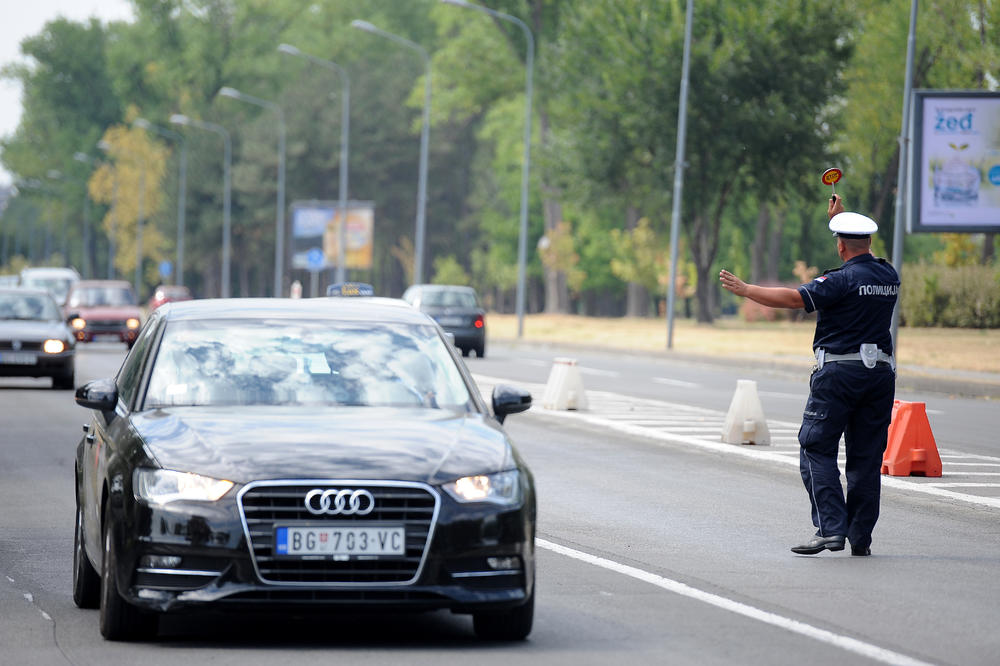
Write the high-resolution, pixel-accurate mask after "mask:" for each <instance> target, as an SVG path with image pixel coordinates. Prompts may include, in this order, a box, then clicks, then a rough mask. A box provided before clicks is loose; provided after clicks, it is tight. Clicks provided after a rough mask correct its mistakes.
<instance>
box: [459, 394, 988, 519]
mask: <svg viewBox="0 0 1000 666" xmlns="http://www.w3.org/2000/svg"><path fill="white" fill-rule="evenodd" d="M473 376H474V378H475V380H476V382H477V383H478V384H483V383H485V384H487V385H495V384H498V383H503V382H504V381H506V380H503V379H500V378H498V377H492V376H488V375H480V374H475V375H473ZM521 385H522V386H525V388H529V387H528V386H526V385H525V384H524V383H523V382H522V383H521ZM530 388H532V389H533V390H535V389H537V390H542V389H543V388H544V387H542V386H541V385H539V386H537V387H536V386H531V387H530ZM587 394H588V395H589V396H590V397H591V401H592V403H602V404H607V405H608V406H610V404H611V402H612V401H616V404H617V403H621V404H628V405H631V406H632V408H633V409H635V408H642V409H654V410H658V411H660V412H664V411H670V410H676V411H677V412H678V413H682V414H685V415H691V414H703V415H706V416H709V417H712V416H719V415H720V414H721V412H719V411H717V410H712V409H707V408H704V407H692V406H690V405H681V404H678V403H670V402H664V401H662V400H651V399H648V398H632V397H628V396H623V395H620V394H616V393H608V392H605V391H587ZM530 413H531V414H534V415H536V416H539V417H541V418H550V419H571V420H576V421H582V422H584V423H588V424H590V425H595V426H598V427H604V428H608V429H610V430H614V431H617V432H621V433H625V434H627V435H633V436H636V437H642V438H644V439H648V440H654V441H657V442H662V443H665V444H670V445H680V446H693V447H697V448H700V449H705V450H708V451H714V452H716V453H723V454H728V455H736V456H743V457H745V458H752V459H754V460H771V461H776V462H780V463H782V464H786V465H791V466H794V467H798V466H799V451H798V449H797V448H796V449H795V450H792V451H789V450H787V449H786V450H781V449H774V448H773V447H770V446H765V447H759V448H758V447H737V446H735V445H733V444H726V443H723V442H721V441H719V440H718V439H716V438H717V437H718V435H716V434H708V433H706V434H705V435H704V436H703V437H692V436H689V435H684V434H680V433H671V432H668V431H666V430H663V429H661V428H649V427H643V426H635V425H633V424H631V423H628V422H620V421H615V420H614V419H613V417H614V416H616V415H618V413H612V414H609V413H607V412H605V413H604V414H602V415H598V414H597V413H595V412H594V411H593V410H592V411H584V412H578V411H557V410H550V409H539V410H532V411H531V412H530ZM621 413H622V414H624V413H625V412H624V411H623V412H621ZM634 416H635V415H634V414H633V417H634ZM768 425H769V426H771V427H774V426H778V427H782V428H793V429H796V431H797V429H798V427H799V424H797V423H788V422H784V421H768ZM940 455H941V458H942V459H948V458H959V459H962V460H988V461H991V462H1000V458H998V457H996V456H985V455H979V454H971V453H970V454H961V453H954V452H953V451H948V452H943V453H941V454H940ZM841 460H843V458H842V457H841ZM841 467H843V463H842V462H841ZM882 486H883V487H886V488H894V489H896V490H904V491H909V492H916V493H920V494H923V495H932V496H934V497H941V498H945V499H950V500H954V501H958V502H964V503H966V504H976V505H980V506H988V507H992V508H1000V497H984V496H980V495H970V494H968V493H962V492H956V491H954V490H949V489H948V488H946V487H942V488H937V487H935V485H934V484H929V483H923V482H914V481H909V480H907V477H892V476H885V475H883V476H882Z"/></svg>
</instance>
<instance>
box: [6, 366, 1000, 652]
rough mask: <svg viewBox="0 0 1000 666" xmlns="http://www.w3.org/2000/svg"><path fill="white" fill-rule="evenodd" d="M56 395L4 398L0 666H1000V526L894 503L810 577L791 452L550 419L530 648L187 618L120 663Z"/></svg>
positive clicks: (461, 636)
mask: <svg viewBox="0 0 1000 666" xmlns="http://www.w3.org/2000/svg"><path fill="white" fill-rule="evenodd" d="M123 351H124V349H123V348H119V347H115V346H108V347H99V346H89V347H84V348H83V350H82V351H81V353H80V358H79V365H78V382H83V381H86V380H88V379H92V378H96V377H99V376H107V375H111V374H113V373H114V372H115V370H116V369H117V366H118V364H119V363H120V361H121V357H122V354H123ZM489 354H490V355H489V356H488V357H487V358H486V359H481V360H480V359H473V360H470V361H469V366H470V369H472V371H473V372H474V373H475V374H476V375H477V377H479V378H480V379H481V380H482V383H483V384H484V385H488V384H490V383H495V380H496V379H501V380H504V381H511V380H514V381H515V383H516V382H523V383H527V384H538V383H544V382H545V379H546V377H547V374H548V369H549V367H550V365H551V357H552V355H553V353H552V350H543V351H532V352H529V351H527V350H525V349H523V348H517V349H514V348H506V349H504V348H502V347H497V348H495V349H491V350H490V351H489ZM581 363H582V364H583V365H584V367H586V368H589V369H592V370H597V371H598V372H597V373H589V372H588V374H585V380H586V382H587V388H588V391H589V390H591V389H593V390H594V391H595V393H594V395H595V396H596V397H597V398H598V402H600V403H601V404H600V406H601V407H607V406H608V405H609V404H610V403H612V402H616V401H617V402H616V404H628V403H629V401H630V400H631V401H632V402H635V403H636V404H639V402H640V401H641V400H646V401H647V402H645V403H643V405H645V407H644V409H647V408H649V407H650V406H653V407H655V405H657V404H659V403H656V402H649V401H664V402H665V403H669V404H678V405H688V406H690V408H691V409H693V410H702V412H703V413H705V414H708V413H709V412H711V411H722V412H724V411H725V409H726V407H727V406H728V403H729V399H730V398H731V396H732V391H733V387H734V385H735V380H736V379H737V378H743V375H742V374H741V373H740V369H739V368H731V369H729V372H728V374H727V373H726V371H725V370H724V369H719V368H717V367H716V368H711V367H707V366H705V367H700V366H698V367H693V368H692V367H689V366H683V367H682V366H681V365H678V364H671V363H663V364H661V363H659V362H656V363H654V362H652V361H650V360H649V359H630V358H625V357H605V356H603V355H598V356H595V357H588V358H586V359H582V360H581ZM643 368H644V369H643ZM602 373H603V374H602ZM616 373H617V374H616ZM716 373H717V374H716ZM656 377H659V378H660V379H661V380H668V381H654V379H653V378H656ZM647 379H648V381H647ZM757 379H758V380H759V381H760V389H761V398H762V401H763V402H764V405H765V410H766V412H768V413H767V416H768V418H769V419H776V420H788V421H796V420H797V419H798V417H799V415H800V413H801V408H802V404H803V403H804V398H805V391H806V388H805V379H804V378H803V379H798V380H796V379H794V378H789V377H785V378H777V377H776V378H773V379H772V378H764V377H762V376H759V377H758V378H757ZM772 382H773V383H772ZM692 385H693V386H692ZM47 386H48V382H47V380H37V381H36V380H7V379H0V423H2V424H3V427H2V430H0V507H2V508H0V664H4V665H5V664H44V665H48V664H135V663H143V664H148V665H150V666H152V665H156V664H176V663H178V662H181V661H184V662H187V663H192V664H200V663H208V662H211V663H213V664H240V665H241V666H242V665H244V664H262V665H264V664H266V665H269V666H273V665H274V664H275V663H280V664H283V665H285V664H314V663H318V662H321V661H322V662H330V661H342V660H349V661H351V662H352V663H360V664H384V663H393V664H395V663H407V664H410V663H414V664H422V663H441V662H444V663H467V662H469V661H475V662H476V663H485V664H494V663H497V664H499V663H507V662H510V661H511V660H519V661H523V662H524V663H533V664H534V663H541V664H570V663H572V664H597V663H600V664H606V663H609V662H610V663H630V662H631V663H657V664H658V663H671V664H727V665H728V664H733V663H739V664H762V665H763V664H802V663H807V664H810V665H824V664H843V663H852V664H854V663H889V664H916V663H936V664H963V665H964V664H996V663H1000V634H998V632H997V631H996V626H997V622H998V620H1000V606H998V604H997V599H1000V577H998V576H997V572H998V571H1000V549H998V546H1000V521H998V520H997V517H998V511H1000V509H998V508H994V507H992V506H991V505H989V504H976V503H975V502H972V501H964V500H960V499H954V498H951V497H942V496H937V495H929V494H926V493H922V492H917V491H914V490H913V489H912V488H910V487H909V486H905V485H903V486H898V487H897V486H896V485H888V486H887V487H886V488H885V490H884V493H883V514H882V519H881V521H880V523H879V525H878V528H877V530H876V533H875V542H874V544H873V551H874V555H873V556H872V557H870V558H852V557H850V556H849V555H845V554H844V553H838V554H832V553H824V554H823V555H820V556H817V557H798V556H794V555H792V554H791V553H790V552H789V551H788V547H789V546H790V545H792V544H794V543H797V542H798V541H800V540H801V539H803V538H804V537H806V536H807V535H808V534H810V533H811V527H810V526H809V521H808V503H807V498H806V496H805V492H804V490H803V489H802V487H801V480H800V479H799V476H798V472H797V470H796V469H795V468H794V466H793V465H789V464H785V463H784V462H783V458H782V455H781V449H782V447H781V446H779V445H777V444H776V445H775V446H774V447H768V448H773V449H774V451H773V452H771V451H768V452H764V453H762V454H759V455H758V454H757V452H751V453H752V454H753V455H750V454H748V453H746V452H745V449H743V448H740V447H730V448H725V447H722V446H714V447H713V446H708V445H707V444H706V445H704V446H702V445H700V444H699V442H701V441H702V440H699V439H697V437H696V436H695V435H692V434H690V433H688V434H683V435H677V436H676V437H675V436H672V435H670V433H667V434H666V435H664V436H645V435H643V434H641V433H639V434H637V433H638V431H637V430H635V429H632V430H629V429H627V428H626V429H623V428H619V427H617V426H616V425H615V422H614V420H613V419H605V420H604V421H599V420H596V419H593V418H592V419H591V420H587V419H586V418H583V417H584V416H585V415H582V414H580V415H575V414H566V413H562V414H555V413H546V412H545V410H542V409H540V408H538V407H536V408H533V409H532V410H531V411H529V412H528V413H526V414H523V415H516V416H513V417H511V418H510V419H509V420H508V431H509V432H510V433H511V435H512V436H513V437H514V439H515V441H516V442H517V443H518V447H519V449H520V450H521V452H522V454H523V455H524V457H525V458H526V459H527V461H528V463H529V464H530V465H531V467H532V469H533V471H534V473H535V476H536V482H537V484H538V492H539V544H538V545H539V567H538V606H537V609H536V620H535V629H534V632H533V633H532V635H531V636H530V638H529V640H528V641H526V642H524V643H519V644H513V645H508V644H494V643H481V642H478V641H476V640H475V639H474V638H473V636H472V633H471V622H470V621H469V619H468V618H467V617H464V616H453V615H450V614H448V613H432V614H425V615H418V616H406V615H401V616H391V617H380V616H351V617H344V616H330V617H326V616H324V617H288V616H281V617H273V616H265V617H260V618H243V617H241V618H227V617H219V616H206V617H180V618H170V619H169V620H167V621H165V622H164V623H163V626H162V631H161V634H160V636H159V637H158V638H157V639H156V640H155V641H154V642H152V643H147V644H113V643H107V642H105V641H103V640H102V639H101V637H100V635H99V633H98V630H97V613H96V611H81V610H78V609H76V608H75V607H74V606H73V603H72V600H71V598H70V582H71V572H70V564H71V549H72V522H73V494H72V459H73V452H74V449H75V446H76V442H77V441H78V440H79V437H80V434H81V424H82V423H83V422H84V420H85V419H86V418H87V413H86V412H85V411H84V410H83V409H81V408H79V407H76V406H75V405H74V404H73V403H72V399H71V394H70V392H68V391H51V390H49V389H48V388H47ZM533 390H535V391H537V390H538V389H537V387H533ZM772 394H773V395H772ZM782 394H788V395H793V396H796V397H795V398H794V399H793V398H790V397H789V398H786V397H782ZM539 397H540V396H538V395H536V399H538V398H539ZM929 397H930V398H931V399H932V400H931V401H929V402H928V410H929V411H931V410H933V414H932V422H933V424H934V428H935V434H936V435H938V437H939V439H941V440H944V441H946V442H947V444H948V445H949V446H952V445H954V446H956V447H958V448H959V449H962V450H969V449H972V448H975V449H976V450H977V451H981V453H978V454H976V453H974V455H979V456H980V457H981V458H983V459H988V458H990V457H991V456H996V455H997V445H996V444H994V443H993V442H991V441H990V437H989V436H988V434H987V433H988V431H989V430H990V429H991V427H990V424H991V422H992V423H995V422H996V419H995V416H994V414H995V409H994V406H993V405H991V404H990V403H988V402H984V401H978V402H977V401H968V404H966V402H964V401H958V402H955V401H952V400H950V399H947V398H937V397H935V396H929ZM938 399H940V400H941V404H940V405H938V403H937V402H936V400H938ZM796 400H797V403H796ZM786 403H787V404H786ZM597 406H598V405H595V411H596V407H597ZM702 412H699V413H702ZM938 412H940V414H938ZM946 423H947V425H945V424H946ZM665 427H666V428H667V429H669V428H671V427H673V426H672V425H667V426H665ZM939 428H940V430H941V431H942V433H941V434H939V432H938V431H939ZM661 431H662V428H661ZM944 431H947V434H944ZM661 434H662V432H661ZM962 447H964V448H962ZM762 448H763V447H762ZM956 450H957V449H956ZM740 452H742V453H740ZM998 470H1000V467H998ZM983 478H990V477H983ZM977 492H978V491H977ZM983 492H984V493H985V494H984V496H985V497H987V498H988V497H989V496H990V495H989V492H988V491H983Z"/></svg>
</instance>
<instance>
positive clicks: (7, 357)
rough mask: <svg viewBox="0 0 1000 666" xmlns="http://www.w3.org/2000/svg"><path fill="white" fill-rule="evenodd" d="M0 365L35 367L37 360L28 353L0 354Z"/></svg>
mask: <svg viewBox="0 0 1000 666" xmlns="http://www.w3.org/2000/svg"><path fill="white" fill-rule="evenodd" d="M0 363H3V364H5V365H35V363H37V360H36V359H35V355H34V354H32V353H30V352H0Z"/></svg>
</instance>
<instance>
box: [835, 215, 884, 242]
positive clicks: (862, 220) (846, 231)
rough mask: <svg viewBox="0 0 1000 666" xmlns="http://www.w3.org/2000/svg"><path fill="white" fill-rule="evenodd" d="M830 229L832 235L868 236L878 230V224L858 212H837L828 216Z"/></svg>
mask: <svg viewBox="0 0 1000 666" xmlns="http://www.w3.org/2000/svg"><path fill="white" fill-rule="evenodd" d="M830 231H832V232H833V235H834V236H870V235H871V234H873V233H875V232H876V231H878V225H877V224H875V220H873V219H872V218H870V217H868V216H866V215H861V214H860V213H837V214H836V215H834V216H833V217H831V218H830Z"/></svg>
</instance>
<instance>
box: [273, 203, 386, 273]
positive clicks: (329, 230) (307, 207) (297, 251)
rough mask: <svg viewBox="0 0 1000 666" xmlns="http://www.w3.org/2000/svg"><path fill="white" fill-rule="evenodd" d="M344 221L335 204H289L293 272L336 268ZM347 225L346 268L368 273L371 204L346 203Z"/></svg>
mask: <svg viewBox="0 0 1000 666" xmlns="http://www.w3.org/2000/svg"><path fill="white" fill-rule="evenodd" d="M343 217H344V216H341V214H340V206H339V204H338V203H337V202H335V201H297V202H295V203H294V204H292V268H297V269H300V270H310V271H319V270H323V269H326V268H334V267H336V265H337V256H338V241H339V239H340V225H341V223H342V218H343ZM346 224H347V229H346V232H347V245H346V250H345V260H346V268H349V269H350V268H354V269H365V270H367V269H370V268H371V267H372V261H373V254H374V235H373V234H374V227H375V206H374V204H373V203H372V202H371V201H348V202H347V215H346Z"/></svg>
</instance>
